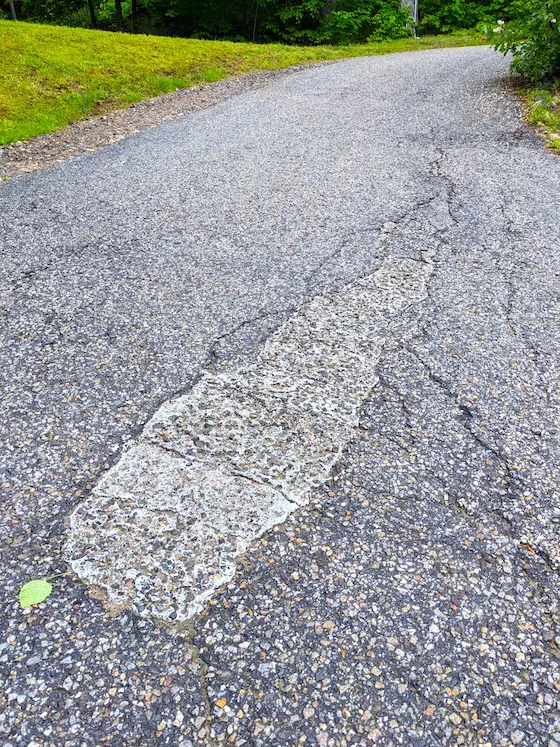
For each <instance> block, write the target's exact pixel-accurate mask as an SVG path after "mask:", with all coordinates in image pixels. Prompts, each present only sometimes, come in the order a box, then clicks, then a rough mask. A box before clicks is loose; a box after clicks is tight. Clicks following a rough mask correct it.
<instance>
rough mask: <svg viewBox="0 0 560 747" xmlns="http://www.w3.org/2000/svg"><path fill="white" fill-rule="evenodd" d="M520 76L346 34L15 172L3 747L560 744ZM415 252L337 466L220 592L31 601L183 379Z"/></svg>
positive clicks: (543, 251)
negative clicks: (177, 606) (327, 56)
mask: <svg viewBox="0 0 560 747" xmlns="http://www.w3.org/2000/svg"><path fill="white" fill-rule="evenodd" d="M506 76H507V65H506V63H505V61H504V60H503V59H501V58H500V57H499V56H497V55H496V54H494V53H492V52H490V51H489V50H487V49H483V48H470V49H454V50H437V51H429V52H422V53H411V54H402V55H391V56H386V57H379V58H370V59H365V58H363V59H356V60H348V61H345V62H341V63H338V64H336V65H329V66H325V67H319V68H317V69H312V70H307V71H304V72H301V73H298V74H296V75H294V76H292V77H286V78H281V79H278V80H276V81H274V82H272V83H271V84H270V85H269V86H268V87H266V88H263V89H260V90H257V91H253V92H248V93H245V94H242V95H240V96H238V97H236V98H233V99H230V100H228V101H226V102H224V103H222V104H219V105H217V106H216V107H214V108H212V109H208V110H205V111H202V112H198V113H196V114H194V115H190V116H185V117H184V118H181V119H179V120H177V121H174V122H172V123H169V124H167V125H163V126H162V127H160V128H159V129H157V130H154V131H151V132H147V133H144V134H139V135H136V136H133V137H131V138H129V139H127V140H125V141H123V142H121V143H119V144H118V145H116V146H114V147H110V148H107V149H105V150H104V151H102V152H100V153H97V154H93V155H90V156H80V157H78V158H76V159H75V160H73V161H71V162H69V163H66V164H63V165H60V166H57V167H54V168H51V169H49V170H46V171H44V172H42V173H37V174H33V175H29V176H25V177H22V178H19V179H16V180H14V181H13V182H10V183H7V184H3V185H1V186H0V202H1V209H0V237H1V239H0V240H1V242H2V246H1V249H2V263H3V265H2V274H1V277H0V304H1V307H0V308H1V312H2V325H1V328H0V345H1V348H0V349H1V351H2V366H1V369H0V376H1V379H2V382H1V387H2V401H1V417H0V437H1V439H2V449H1V451H0V469H1V483H0V484H1V489H2V498H1V503H0V506H1V509H2V515H3V521H2V523H1V525H0V539H1V551H2V561H1V562H2V576H3V583H2V588H1V589H0V598H1V599H2V609H1V615H2V623H3V630H4V632H3V635H2V639H0V666H1V667H2V669H1V670H0V671H1V672H2V674H1V677H2V681H3V683H4V686H3V688H2V690H1V691H0V735H1V737H2V740H3V741H2V744H3V745H5V746H6V747H7V746H8V745H13V746H14V747H15V745H26V747H30V746H31V745H35V746H41V747H42V746H43V745H45V746H46V745H56V747H59V745H65V746H68V747H74V745H88V746H89V745H102V744H109V745H123V746H124V745H150V744H162V745H213V744H220V743H229V744H237V745H242V744H245V745H296V744H308V745H337V746H338V745H349V744H364V745H368V744H378V745H382V746H383V747H392V746H393V745H414V746H415V747H421V745H426V746H428V745H430V746H432V745H433V746H434V747H435V746H437V745H461V744H466V745H479V746H480V747H482V745H486V746H487V747H497V746H498V745H499V746H502V745H518V744H522V745H527V746H528V747H529V746H531V747H533V746H540V745H543V746H544V747H556V745H559V744H560V721H559V710H558V690H559V688H560V672H559V667H558V654H559V644H560V629H559V609H558V598H559V596H558V595H559V591H560V589H559V584H558V568H559V564H560V544H559V543H560V539H559V530H560V524H559V522H560V509H559V505H560V504H559V499H560V496H559V470H558V466H559V460H560V459H559V450H558V421H559V409H558V405H559V392H560V387H559V373H558V371H559V369H558V351H559V348H560V334H559V317H558V314H559V310H560V309H559V306H560V297H559V290H558V289H559V275H560V251H559V246H560V225H559V222H558V194H559V193H560V160H558V158H557V157H555V156H553V155H552V154H550V153H548V152H546V151H545V150H544V148H543V146H542V144H541V143H540V142H539V140H538V139H537V138H536V137H535V136H534V135H532V134H531V133H529V132H528V131H527V130H526V128H525V127H524V126H523V125H522V123H521V119H520V107H519V104H518V102H517V101H516V100H515V99H514V98H513V97H512V96H511V95H510V94H509V93H508V92H507V90H506V89H505V87H504V85H503V84H504V81H505V79H506ZM426 252H428V254H426ZM403 263H404V265H405V266H406V267H418V268H421V267H422V266H425V265H426V264H427V263H428V264H429V273H424V276H425V283H426V288H425V292H422V293H421V294H420V295H419V296H418V297H415V298H414V303H402V304H397V305H396V306H394V305H389V306H387V307H386V308H385V307H383V309H382V311H381V313H382V316H383V319H382V320H381V321H380V322H379V324H380V330H381V331H382V336H383V345H382V348H381V349H380V350H377V349H376V350H377V352H376V354H375V356H372V357H371V371H372V381H371V384H372V388H371V390H370V391H369V392H368V394H367V397H364V399H363V401H362V400H360V406H359V422H357V423H354V425H353V431H352V433H350V434H346V432H345V434H346V435H345V438H344V451H343V453H342V455H341V456H340V458H339V459H338V460H337V462H336V464H335V465H334V467H333V469H332V471H331V473H330V477H328V476H325V478H324V479H321V480H318V481H316V482H315V483H314V484H313V486H312V490H311V491H310V492H309V494H308V495H307V496H306V500H305V501H302V504H303V505H302V506H301V507H300V508H298V509H297V510H294V511H293V512H292V513H291V514H290V516H289V517H288V518H287V519H286V521H285V522H284V523H282V524H277V525H276V526H275V527H274V528H272V529H271V530H270V531H269V532H268V533H267V534H265V535H264V536H263V537H262V538H261V539H257V540H254V541H253V542H251V543H250V545H249V547H248V550H247V551H246V552H245V553H244V554H242V555H241V556H238V557H236V570H235V575H234V576H233V578H232V580H231V581H230V582H229V583H228V584H227V585H225V586H223V587H221V589H220V590H219V591H218V592H217V593H216V594H215V595H214V596H213V597H212V599H211V600H210V603H209V604H208V605H207V606H206V608H205V609H204V611H203V612H202V613H201V614H199V615H198V616H195V617H194V618H192V617H191V618H190V619H187V620H183V621H179V618H180V617H181V616H180V615H179V618H178V617H177V616H175V618H174V617H173V616H170V619H168V620H166V621H165V622H164V621H162V619H161V618H162V617H164V615H158V614H153V615H150V614H148V615H145V614H142V610H140V611H139V610H138V608H137V607H136V609H135V608H134V605H133V604H125V605H124V608H123V607H119V606H118V605H116V604H107V600H106V591H105V593H104V592H103V590H102V588H101V590H100V589H99V588H96V587H94V586H91V585H89V584H88V583H86V582H84V581H82V580H80V578H79V577H78V576H76V575H72V576H62V577H59V578H57V579H54V580H53V584H54V587H55V588H54V591H53V594H52V596H51V597H50V598H49V599H48V600H47V601H46V602H44V603H43V604H42V605H40V606H39V607H37V608H33V609H31V610H26V611H22V610H20V609H19V605H18V602H17V592H18V589H19V587H20V585H21V584H22V583H23V582H25V581H26V580H29V579H30V578H37V577H45V576H49V575H52V574H55V573H57V572H64V571H66V570H67V569H68V565H67V558H68V544H67V543H68V537H69V533H70V532H71V527H70V526H69V521H68V519H69V517H70V516H71V515H74V512H75V510H76V508H77V507H79V506H80V505H82V504H83V503H84V501H87V500H89V496H90V494H91V491H92V489H94V487H95V485H96V484H97V483H98V481H99V479H100V477H101V475H102V474H104V473H105V471H106V470H107V468H108V467H110V466H111V465H113V464H115V463H118V460H119V457H120V456H121V454H122V453H123V449H124V448H125V445H126V444H127V443H129V442H131V441H134V440H135V439H136V440H137V439H138V438H142V437H143V436H140V434H141V433H142V430H143V427H144V425H145V423H146V422H147V421H148V420H149V419H150V417H151V416H152V415H153V413H154V412H155V411H156V410H157V409H158V407H159V406H160V405H161V404H162V403H165V402H167V401H168V400H169V399H170V398H172V397H174V396H175V395H177V394H185V393H186V394H187V395H188V392H189V390H190V388H191V387H192V386H193V384H195V382H196V381H197V380H200V381H201V382H203V381H204V380H205V377H206V378H207V377H209V376H212V375H222V374H223V375H226V374H227V375H229V374H230V372H232V371H233V372H239V371H242V370H245V368H244V367H247V366H249V367H250V366H255V365H256V366H259V365H260V363H259V361H261V360H262V351H263V350H264V349H265V341H266V340H267V339H270V338H271V337H272V336H273V334H274V331H275V330H282V329H286V327H285V325H286V323H288V324H289V320H290V319H294V317H295V316H296V317H297V315H298V314H300V315H303V316H302V318H303V317H305V318H309V316H308V312H307V311H305V310H309V309H314V308H318V307H317V301H316V300H315V301H313V299H317V298H320V299H327V300H329V303H334V301H333V300H332V299H335V298H336V299H337V302H336V303H339V302H340V303H344V301H345V299H346V300H348V299H350V298H351V297H352V293H353V292H354V289H355V288H356V287H357V285H356V284H359V283H360V282H365V283H366V285H367V282H368V281H367V278H371V277H373V278H378V279H379V277H380V275H379V273H380V272H381V273H383V272H384V271H385V268H394V267H402V266H403ZM378 285H379V283H378ZM367 287H369V286H367ZM376 288H377V286H376ZM375 293H377V290H375ZM375 298H376V297H375V296H374V295H373V296H372V304H373V303H374V302H375ZM314 304H315V305H314ZM302 310H304V311H302ZM306 315H307V316H306ZM297 318H299V317H297ZM283 325H284V326H283ZM349 335H350V336H351V334H350V332H349ZM236 375H238V374H236ZM79 510H80V509H79V508H78V511H79ZM147 536H148V538H149V542H151V545H149V547H148V550H150V548H152V549H153V548H155V547H156V546H157V543H158V542H159V541H161V540H160V538H158V534H157V531H154V530H153V527H152V528H151V529H150V531H149V532H148V534H147ZM115 552H118V549H116V550H115ZM101 587H103V585H102V584H101ZM173 603H174V600H173V599H172V598H171V599H170V600H169V604H170V605H171V606H173Z"/></svg>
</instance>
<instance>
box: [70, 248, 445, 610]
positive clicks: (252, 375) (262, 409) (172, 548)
mask: <svg viewBox="0 0 560 747" xmlns="http://www.w3.org/2000/svg"><path fill="white" fill-rule="evenodd" d="M432 255H433V251H429V252H427V253H426V254H425V257H424V261H423V262H418V261H415V260H409V259H394V260H390V261H389V260H387V261H385V262H384V264H383V265H382V266H381V267H380V269H379V270H378V271H377V272H375V273H374V274H373V275H371V276H368V277H366V278H363V279H361V280H359V281H358V282H356V283H353V284H351V285H349V286H347V287H346V288H344V289H343V291H341V292H340V293H333V294H329V295H326V296H317V297H316V298H314V299H312V300H311V301H310V302H309V304H307V305H306V306H304V307H303V308H302V309H301V310H300V311H299V312H298V313H296V314H295V315H294V316H293V317H291V318H290V319H289V320H288V321H287V322H286V323H285V324H284V325H282V326H281V327H280V328H279V329H278V330H277V331H276V332H274V333H273V334H272V335H271V337H270V338H269V339H268V340H267V342H266V345H265V347H264V350H263V352H262V353H261V354H260V355H259V357H258V359H257V362H256V363H255V364H254V365H250V366H246V367H239V368H236V369H234V370H231V371H222V372H219V373H212V372H207V373H206V374H205V375H204V376H203V377H202V378H201V379H200V380H199V381H198V382H197V384H196V385H195V386H194V387H193V389H192V390H191V392H190V393H189V394H187V395H185V396H182V397H180V398H178V399H175V400H172V401H169V402H167V403H165V404H164V405H163V406H162V407H161V408H160V409H159V410H158V411H157V413H156V414H155V415H154V416H153V418H152V419H151V420H150V422H149V423H148V424H147V425H146V427H145V429H144V431H143V433H142V435H141V436H140V439H139V440H138V442H137V443H135V444H134V445H133V446H132V447H131V448H130V449H129V450H128V451H126V452H125V454H124V455H123V457H122V458H121V460H120V461H119V462H118V463H117V464H116V465H115V467H113V468H112V469H111V470H110V471H109V472H108V473H107V474H106V475H105V476H104V477H103V478H102V479H101V480H100V482H99V483H98V485H97V486H96V488H95V489H94V491H93V493H92V496H91V497H90V498H89V499H88V500H87V501H85V502H84V503H82V504H81V505H80V506H79V507H78V508H77V509H76V511H74V513H73V514H72V516H71V519H70V534H69V538H68V542H67V545H66V556H67V558H68V560H69V562H70V564H71V566H72V568H73V569H74V570H75V572H76V573H77V574H78V575H79V576H81V577H82V578H83V579H84V580H86V581H88V582H89V583H93V584H95V585H96V586H98V587H101V588H102V589H103V590H104V591H105V593H106V594H107V597H108V598H109V600H110V601H111V602H114V603H119V604H130V605H131V606H132V608H133V609H134V610H135V611H136V612H138V613H139V614H142V615H150V616H155V617H158V618H162V619H172V620H178V621H180V620H185V619H188V618H189V617H191V616H192V615H194V614H196V613H197V612H199V611H200V610H201V609H202V608H203V605H204V603H205V601H206V600H207V599H208V598H209V597H210V596H211V595H212V593H213V592H214V590H215V589H217V588H218V587H220V586H221V585H222V584H223V583H224V582H226V581H228V580H230V579H231V578H232V577H233V574H234V570H235V558H237V557H238V556H239V555H240V554H242V553H243V552H244V551H245V550H246V549H247V547H248V545H249V543H250V542H251V541H253V540H255V539H257V538H258V537H260V536H261V535H262V534H263V533H264V532H266V531H267V530H268V529H270V528H271V527H272V526H274V525H276V524H279V523H282V522H283V521H284V520H285V518H286V517H287V516H288V514H289V513H291V512H292V511H293V510H295V509H296V508H297V507H298V506H302V505H304V504H305V503H306V502H307V500H308V495H309V492H310V491H311V490H312V489H314V488H317V487H318V486H319V485H321V484H322V483H324V482H325V481H326V480H327V478H328V476H329V473H330V471H331V469H332V467H333V466H334V464H335V463H336V462H337V460H338V459H339V458H340V456H341V454H342V452H343V450H344V448H345V447H346V445H347V444H348V442H349V441H350V440H351V439H352V437H353V435H354V433H355V428H356V427H357V425H358V423H359V408H360V406H361V405H362V404H363V402H364V401H365V399H366V398H367V397H368V395H369V393H370V392H371V389H372V387H373V386H375V384H376V383H377V374H376V364H377V362H378V360H379V357H380V355H381V352H382V349H383V342H384V341H383V336H382V330H383V328H384V326H385V316H387V315H391V314H394V313H395V312H400V311H402V310H403V309H405V308H406V307H407V306H409V305H410V304H412V303H418V302H420V301H422V300H423V298H424V297H425V295H426V281H427V278H428V276H429V275H430V273H431V271H432V267H433V265H432Z"/></svg>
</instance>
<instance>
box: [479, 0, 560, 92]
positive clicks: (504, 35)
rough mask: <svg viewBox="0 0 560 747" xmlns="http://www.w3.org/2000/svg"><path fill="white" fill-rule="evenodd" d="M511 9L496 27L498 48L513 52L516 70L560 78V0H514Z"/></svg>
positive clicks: (534, 77) (530, 76) (531, 76)
mask: <svg viewBox="0 0 560 747" xmlns="http://www.w3.org/2000/svg"><path fill="white" fill-rule="evenodd" d="M510 12H511V16H512V18H511V20H509V21H508V22H507V23H504V22H503V21H498V25H497V27H496V28H495V29H494V31H493V34H492V40H493V43H494V47H495V49H498V50H499V51H500V52H503V53H504V54H507V53H508V52H511V54H512V55H513V61H512V65H511V67H512V70H513V71H514V72H516V73H519V74H520V75H522V76H523V77H525V78H527V79H528V80H530V81H533V82H537V81H546V80H553V79H555V78H560V28H559V27H560V0H514V2H513V3H512V6H511V11H510Z"/></svg>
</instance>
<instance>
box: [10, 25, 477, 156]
mask: <svg viewBox="0 0 560 747" xmlns="http://www.w3.org/2000/svg"><path fill="white" fill-rule="evenodd" d="M483 43H485V42H484V41H483V40H482V38H481V37H480V36H475V35H474V34H469V33H461V34H452V35H449V36H433V37H423V38H421V39H412V38H411V39H400V40H398V41H390V42H380V43H376V44H367V45H357V46H348V47H292V46H286V45H282V44H239V43H234V42H220V41H199V40H196V39H176V38H169V37H161V36H134V35H130V34H117V33H110V32H107V31H91V30H88V29H79V28H64V27H60V26H44V25H39V24H33V23H24V22H14V21H0V60H1V64H0V144H6V143H10V142H13V141H15V140H24V139H25V138H29V137H32V136H33V135H40V134H43V133H45V132H51V131H53V130H57V129H59V128H60V127H64V126H65V125H67V124H69V123H71V122H75V121H77V120H80V119H85V118H86V117H89V116H91V115H95V114H99V113H101V112H103V111H108V110H110V109H116V108H120V107H123V106H126V105H128V104H130V103H133V102H135V101H140V100H141V99H145V98H148V97H150V96H156V95H158V94H160V93H166V92H168V91H174V90H175V89H177V88H183V87H187V86H192V85H196V84H198V83H202V82H213V81H217V80H220V79H221V78H225V77H231V76H234V75H239V74H241V73H249V72H254V71H257V70H271V69H274V68H281V67H288V66H290V65H296V64H298V63H304V62H314V61H320V60H333V59H340V58H343V57H357V56H361V55H379V54H387V53H389V52H404V51H410V50H416V49H431V48H434V47H460V46H466V45H472V44H483Z"/></svg>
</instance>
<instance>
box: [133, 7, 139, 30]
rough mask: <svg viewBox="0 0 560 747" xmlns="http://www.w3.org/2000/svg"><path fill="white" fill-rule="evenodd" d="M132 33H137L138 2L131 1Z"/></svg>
mask: <svg viewBox="0 0 560 747" xmlns="http://www.w3.org/2000/svg"><path fill="white" fill-rule="evenodd" d="M132 33H133V34H137V33H138V0H132Z"/></svg>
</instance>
